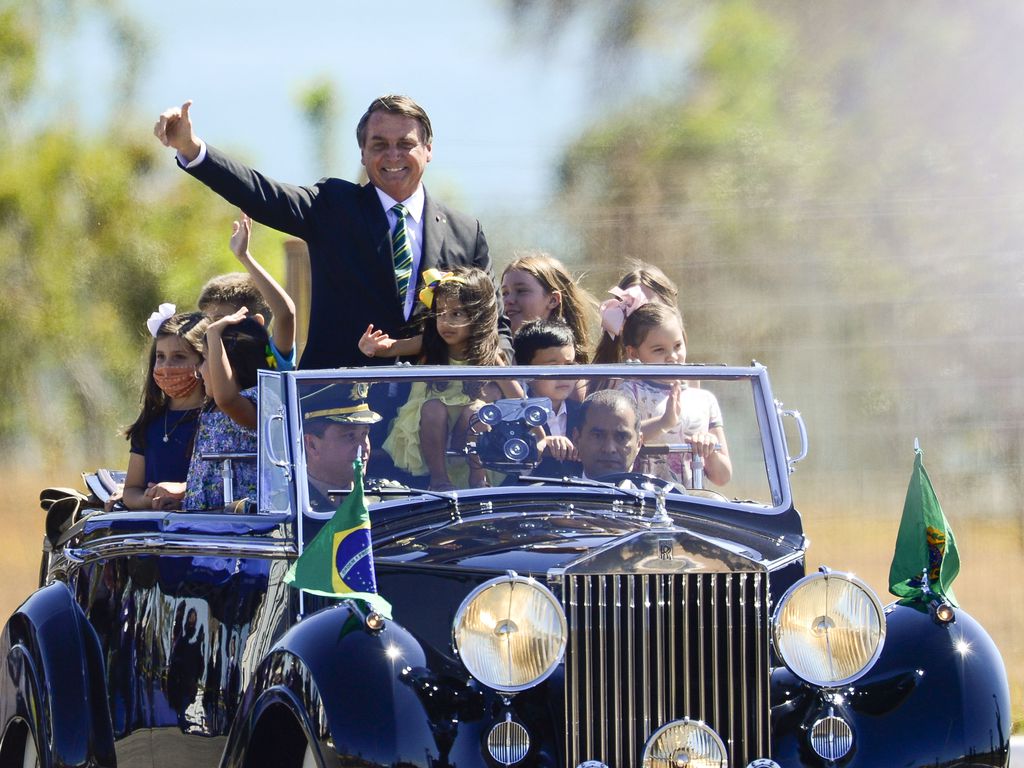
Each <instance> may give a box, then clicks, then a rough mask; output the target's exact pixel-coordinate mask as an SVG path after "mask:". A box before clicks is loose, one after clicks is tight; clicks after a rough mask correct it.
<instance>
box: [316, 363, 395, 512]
mask: <svg viewBox="0 0 1024 768" xmlns="http://www.w3.org/2000/svg"><path fill="white" fill-rule="evenodd" d="M368 394H369V385H368V384H365V383H356V384H347V383H346V384H342V383H334V384H328V385H326V386H323V387H317V388H316V389H315V390H313V391H312V392H309V393H307V394H306V395H303V396H302V398H301V401H300V402H301V404H302V444H303V447H304V449H305V454H306V477H307V479H308V482H309V486H308V487H309V503H310V506H311V507H312V508H313V509H314V510H316V511H320V512H325V511H331V510H333V509H335V508H336V507H337V506H338V503H339V502H340V501H341V499H342V497H343V495H342V494H336V493H331V491H346V490H351V488H352V484H353V481H354V471H355V470H354V467H353V462H354V461H355V460H356V458H357V457H359V456H361V457H362V459H363V467H366V466H367V465H368V462H369V459H370V427H371V426H372V425H374V424H376V423H377V422H379V421H380V420H381V416H380V414H379V413H376V412H375V411H372V410H370V406H369V404H368V403H367V396H368ZM389 484H390V483H389V481H383V480H382V481H367V483H366V484H365V489H366V492H367V493H373V492H374V491H375V490H379V488H380V487H381V486H385V485H389Z"/></svg>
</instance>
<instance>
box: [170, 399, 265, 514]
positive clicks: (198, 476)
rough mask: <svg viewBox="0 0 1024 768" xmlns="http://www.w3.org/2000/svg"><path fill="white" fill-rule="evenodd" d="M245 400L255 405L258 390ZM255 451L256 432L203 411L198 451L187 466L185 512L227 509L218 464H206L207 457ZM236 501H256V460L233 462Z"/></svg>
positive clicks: (218, 413) (218, 412)
mask: <svg viewBox="0 0 1024 768" xmlns="http://www.w3.org/2000/svg"><path fill="white" fill-rule="evenodd" d="M240 394H241V395H242V397H244V398H246V399H248V400H251V401H252V402H253V404H255V403H256V387H250V388H249V389H243V390H242V391H241V393H240ZM255 450H256V430H254V429H249V428H248V427H243V426H241V425H240V424H237V423H235V422H234V421H232V419H231V417H230V416H228V415H227V414H226V413H224V412H223V411H221V410H219V409H215V410H208V411H204V412H203V414H202V416H200V417H199V430H198V431H197V432H196V447H195V450H193V452H192V462H191V463H190V464H189V466H188V486H187V488H186V490H185V500H184V502H183V503H182V508H183V509H186V510H188V511H192V512H199V511H208V510H217V511H218V512H219V511H222V510H223V509H224V480H223V478H222V477H221V474H220V466H221V463H220V462H219V461H204V460H203V459H202V455H203V454H204V453H242V452H246V451H253V452H255ZM231 473H232V482H233V488H234V495H235V498H236V499H244V498H246V497H248V498H252V499H254V498H256V461H255V459H235V460H234V461H232V462H231Z"/></svg>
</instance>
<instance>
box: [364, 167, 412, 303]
mask: <svg viewBox="0 0 1024 768" xmlns="http://www.w3.org/2000/svg"><path fill="white" fill-rule="evenodd" d="M359 203H360V205H359V208H360V214H361V215H362V217H363V222H364V225H365V227H366V229H365V231H366V232H368V233H369V235H370V242H371V244H372V246H373V258H372V260H371V261H370V263H368V264H365V265H364V268H365V269H366V271H367V272H368V273H370V274H371V275H372V278H371V279H370V280H369V285H374V286H380V288H381V293H380V296H381V298H382V299H383V300H385V301H388V302H389V303H390V304H392V305H393V306H392V307H391V309H392V311H393V312H395V313H397V314H398V315H401V312H402V305H401V303H400V302H399V300H398V292H397V290H395V289H394V288H392V290H390V291H388V290H387V286H389V285H391V286H393V285H394V282H395V263H394V257H393V256H392V254H391V231H390V229H388V217H387V214H385V213H384V206H382V205H381V204H380V198H379V197H378V196H377V189H376V187H374V186H373V185H372V184H364V185H363V186H362V187H361V188H360V195H359Z"/></svg>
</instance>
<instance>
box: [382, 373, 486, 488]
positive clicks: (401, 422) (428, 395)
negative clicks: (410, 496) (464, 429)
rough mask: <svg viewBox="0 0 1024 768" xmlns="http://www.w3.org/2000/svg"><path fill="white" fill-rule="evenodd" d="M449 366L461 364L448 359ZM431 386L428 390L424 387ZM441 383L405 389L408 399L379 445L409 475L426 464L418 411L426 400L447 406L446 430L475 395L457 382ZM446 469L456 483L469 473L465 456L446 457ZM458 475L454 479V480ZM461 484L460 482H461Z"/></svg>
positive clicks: (419, 471)
mask: <svg viewBox="0 0 1024 768" xmlns="http://www.w3.org/2000/svg"><path fill="white" fill-rule="evenodd" d="M450 363H451V364H452V365H465V364H466V363H465V361H463V360H451V361H450ZM428 386H430V387H431V389H430V390H429V391H428V390H427V387H428ZM439 386H442V383H441V382H426V381H414V382H413V384H412V387H411V389H410V391H409V399H408V400H406V401H405V404H404V405H403V406H402V407H401V408H399V409H398V414H397V415H396V416H395V420H394V421H393V422H392V423H391V431H390V432H389V433H388V436H387V438H386V439H385V440H384V445H383V446H382V447H383V449H384V450H385V451H387V453H388V454H389V455H390V456H391V458H392V460H393V461H394V462H395V466H396V467H398V468H399V469H404V470H405V471H406V472H409V473H410V474H413V475H425V474H427V465H426V462H424V461H423V453H422V452H421V451H420V412H421V411H422V410H423V404H424V403H425V402H427V401H428V400H440V401H441V402H443V403H444V404H445V405H447V406H448V430H449V432H451V429H452V428H453V427H454V426H455V422H457V421H458V419H459V415H460V414H461V413H462V409H463V408H464V407H465V406H467V405H469V404H470V403H471V402H473V400H474V399H475V398H472V397H470V396H469V395H468V394H466V392H465V391H464V387H463V384H462V382H461V381H449V382H447V383H446V384H443V388H442V389H437V387H439ZM448 471H449V474H450V476H451V479H452V482H453V483H455V484H456V485H460V480H467V479H468V475H469V470H468V466H467V464H466V460H465V459H453V458H449V459H448ZM456 476H458V479H456ZM464 484H465V483H462V485H464Z"/></svg>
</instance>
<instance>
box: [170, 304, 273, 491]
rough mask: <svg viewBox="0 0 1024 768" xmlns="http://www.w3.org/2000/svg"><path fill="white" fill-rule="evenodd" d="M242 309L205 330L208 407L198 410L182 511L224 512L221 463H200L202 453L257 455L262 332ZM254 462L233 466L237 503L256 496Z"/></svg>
mask: <svg viewBox="0 0 1024 768" xmlns="http://www.w3.org/2000/svg"><path fill="white" fill-rule="evenodd" d="M247 314H248V309H246V308H245V307H242V308H241V309H240V310H238V311H237V312H235V313H234V314H231V315H227V316H225V317H222V318H221V319H220V320H215V321H214V322H212V323H210V325H209V326H208V327H207V329H206V360H205V362H204V363H203V366H202V368H201V373H202V376H203V381H205V382H206V388H207V392H208V394H209V395H210V396H211V397H212V398H213V402H211V403H209V404H208V405H207V406H206V407H205V408H203V412H202V415H201V416H200V420H199V431H198V433H197V434H196V445H195V451H194V452H193V454H192V462H191V464H189V468H188V489H187V491H186V493H185V501H184V504H183V505H182V506H183V508H184V509H187V510H190V511H200V510H218V511H220V510H223V508H224V486H223V479H222V477H221V472H220V467H221V465H220V462H219V461H212V460H204V459H203V458H202V456H203V454H204V453H240V452H246V451H255V450H256V417H257V412H256V380H257V371H258V370H259V369H260V368H261V367H265V366H266V364H267V363H266V347H267V341H268V338H267V331H266V329H264V327H263V326H262V325H261V324H260V323H258V322H256V321H255V320H253V319H252V318H249V317H246V315H247ZM256 474H257V473H256V462H255V461H251V460H243V459H236V460H235V461H233V462H232V475H233V477H232V482H233V490H234V495H235V498H236V499H243V498H246V497H249V498H253V497H254V496H255V494H256Z"/></svg>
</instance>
